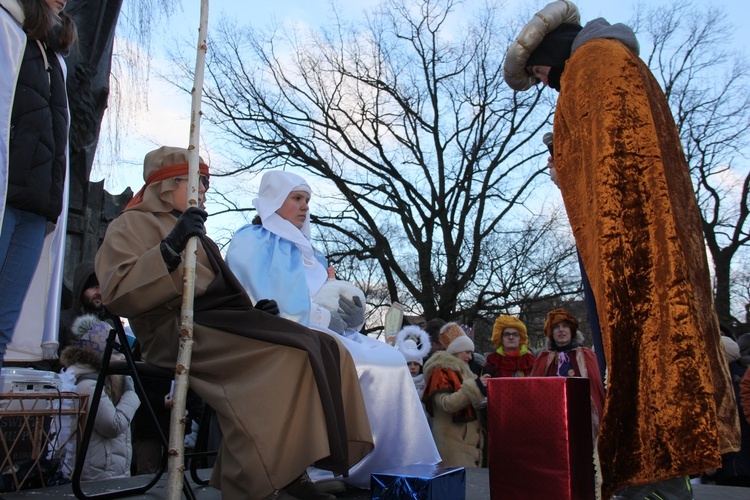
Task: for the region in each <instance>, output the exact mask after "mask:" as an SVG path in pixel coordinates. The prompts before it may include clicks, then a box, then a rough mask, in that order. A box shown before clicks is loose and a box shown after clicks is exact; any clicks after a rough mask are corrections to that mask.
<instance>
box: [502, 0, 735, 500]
mask: <svg viewBox="0 0 750 500" xmlns="http://www.w3.org/2000/svg"><path fill="white" fill-rule="evenodd" d="M504 69H505V80H506V82H507V83H508V84H509V85H510V86H511V87H512V88H514V89H515V90H526V89H527V88H529V87H530V86H532V85H534V84H536V83H539V82H541V83H543V84H545V85H549V86H550V87H552V88H555V89H556V90H558V91H559V92H560V95H559V98H558V101H557V107H556V110H555V120H554V130H553V132H554V134H553V137H554V156H553V160H554V167H555V168H556V175H557V178H558V184H559V187H560V190H561V192H562V196H563V200H564V202H565V208H566V210H567V213H568V218H569V219H570V224H571V226H572V228H573V234H574V236H575V239H576V244H577V246H578V250H579V252H580V255H581V260H582V262H583V267H584V269H585V271H586V273H587V275H588V278H589V281H590V283H591V287H592V290H593V294H594V297H595V299H596V306H597V312H598V315H599V320H600V327H601V331H602V339H603V343H604V352H605V356H606V361H607V371H608V372H607V395H606V402H605V407H604V415H603V418H602V423H601V428H600V434H599V439H598V443H597V449H598V454H599V459H600V463H601V475H602V479H603V485H602V491H603V498H609V497H610V496H611V495H612V494H613V493H614V492H615V491H617V490H620V489H621V488H623V487H626V486H632V485H644V484H651V483H657V482H660V481H664V480H669V479H670V478H680V479H679V480H678V481H677V482H678V483H679V482H681V483H682V484H683V486H684V483H685V481H686V479H685V478H684V476H685V475H688V474H694V473H700V472H701V471H705V470H708V469H713V468H716V467H720V466H721V454H722V453H723V452H726V451H731V450H736V449H738V447H739V429H738V426H737V425H736V423H737V418H736V410H735V401H734V395H733V393H732V390H731V385H730V383H729V375H728V372H727V368H726V366H727V363H726V360H725V357H724V353H723V351H722V345H721V342H720V341H719V338H720V337H719V335H720V334H719V324H718V319H717V316H716V311H715V309H714V304H713V296H712V290H711V280H710V277H709V272H708V264H707V259H706V254H705V249H704V244H703V238H702V236H703V233H702V230H701V219H700V212H699V209H698V205H697V202H696V200H695V194H694V191H693V188H692V183H691V180H690V172H689V169H688V166H687V162H686V160H685V157H684V154H683V152H682V147H681V145H680V138H679V135H678V133H677V129H676V127H675V124H674V120H673V118H672V115H671V113H670V110H669V106H668V103H667V100H666V98H665V97H664V93H663V92H662V91H661V88H660V87H659V84H658V82H657V81H656V80H655V78H654V77H653V75H652V74H651V71H650V70H649V69H648V67H647V66H646V65H645V64H644V63H643V61H641V59H640V58H639V57H638V42H637V40H636V39H635V35H634V34H633V32H632V30H630V28H628V27H627V26H624V25H622V24H616V25H610V24H609V23H607V22H606V21H605V20H604V19H601V18H600V19H595V20H593V21H591V22H589V23H588V24H586V26H585V27H583V28H582V27H581V26H580V17H579V15H578V10H577V8H576V7H575V6H574V5H573V4H572V3H571V2H568V1H558V2H553V3H551V4H548V5H547V6H546V7H545V8H544V9H542V11H540V12H539V13H538V14H537V15H536V16H535V17H534V19H533V20H532V21H531V22H529V23H528V24H527V25H526V26H525V27H524V28H523V30H522V31H521V33H520V34H519V37H518V39H517V40H516V42H515V43H514V44H513V46H511V48H510V49H509V51H508V55H507V56H506V61H505V68H504ZM733 414H734V415H733ZM732 423H734V425H732ZM659 487H661V486H659ZM687 489H688V490H689V486H688V488H687ZM629 493H630V492H625V493H624V496H623V497H624V498H627V497H629ZM638 494H639V493H638V492H636V493H634V495H638ZM644 496H645V495H640V498H643V497H644Z"/></svg>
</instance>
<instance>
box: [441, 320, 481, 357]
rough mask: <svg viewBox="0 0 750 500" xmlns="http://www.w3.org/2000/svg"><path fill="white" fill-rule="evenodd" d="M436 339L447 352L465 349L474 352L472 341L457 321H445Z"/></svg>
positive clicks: (453, 352)
mask: <svg viewBox="0 0 750 500" xmlns="http://www.w3.org/2000/svg"><path fill="white" fill-rule="evenodd" d="M438 339H439V340H440V343H441V344H442V345H443V347H445V350H446V351H448V353H449V354H456V353H459V352H467V351H471V352H474V342H472V340H471V339H470V338H469V337H468V336H467V335H466V333H465V332H464V329H463V328H461V327H460V326H459V325H458V323H453V322H450V323H446V324H445V326H443V327H442V328H441V329H440V335H438Z"/></svg>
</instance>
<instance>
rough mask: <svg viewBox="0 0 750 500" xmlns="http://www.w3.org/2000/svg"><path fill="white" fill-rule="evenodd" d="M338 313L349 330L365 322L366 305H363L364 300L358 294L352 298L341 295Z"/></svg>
mask: <svg viewBox="0 0 750 500" xmlns="http://www.w3.org/2000/svg"><path fill="white" fill-rule="evenodd" d="M338 313H339V315H341V319H343V320H344V322H345V323H346V327H347V328H348V329H349V330H355V329H356V328H358V327H359V325H361V324H362V323H364V322H365V307H364V306H363V305H362V300H361V299H360V298H359V297H357V296H356V295H355V296H354V297H353V298H352V300H349V299H347V298H346V297H344V296H343V295H340V296H339V310H338Z"/></svg>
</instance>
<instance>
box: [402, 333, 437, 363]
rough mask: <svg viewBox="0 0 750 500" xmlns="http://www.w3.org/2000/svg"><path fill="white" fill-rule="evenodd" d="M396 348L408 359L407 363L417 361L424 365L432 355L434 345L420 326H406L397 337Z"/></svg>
mask: <svg viewBox="0 0 750 500" xmlns="http://www.w3.org/2000/svg"><path fill="white" fill-rule="evenodd" d="M396 348H397V349H398V350H399V352H401V354H402V355H403V356H404V358H405V359H406V362H407V363H408V362H409V361H416V362H417V363H419V364H420V366H421V365H422V363H424V358H426V357H427V355H428V354H430V349H431V348H432V344H431V343H430V336H429V334H428V333H427V332H426V331H424V330H422V329H421V328H419V327H418V326H414V325H410V326H405V327H404V328H402V329H401V331H400V332H398V335H396Z"/></svg>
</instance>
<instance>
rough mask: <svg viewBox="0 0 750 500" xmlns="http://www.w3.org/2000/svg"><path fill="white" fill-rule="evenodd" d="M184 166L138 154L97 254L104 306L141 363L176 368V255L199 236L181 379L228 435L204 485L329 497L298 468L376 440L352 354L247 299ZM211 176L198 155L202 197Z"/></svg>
mask: <svg viewBox="0 0 750 500" xmlns="http://www.w3.org/2000/svg"><path fill="white" fill-rule="evenodd" d="M187 173H188V165H187V150H186V149H182V148H170V147H162V148H160V149H157V150H156V151H152V152H151V153H149V154H148V155H146V158H145V162H144V180H145V181H146V185H145V186H144V188H143V189H142V190H141V192H139V193H138V194H137V195H136V197H135V198H134V199H133V201H132V202H131V204H130V205H129V206H128V208H126V209H125V210H124V211H123V212H122V213H121V214H120V215H119V216H118V217H117V218H116V219H115V220H113V221H112V223H111V224H110V225H109V228H108V229H107V233H106V236H105V238H104V242H103V243H102V247H101V248H100V249H99V252H98V253H97V256H96V274H97V277H98V278H99V282H100V288H101V294H102V298H103V301H104V304H105V305H106V306H107V307H108V308H109V309H110V311H111V312H113V313H115V314H118V315H120V316H124V317H127V318H128V319H129V320H130V325H131V327H132V329H133V332H134V333H135V335H136V337H137V338H138V340H139V341H140V343H141V345H142V350H143V351H142V352H143V358H144V359H145V360H146V361H148V362H149V363H151V364H154V365H157V366H161V367H164V368H170V369H173V368H174V367H175V362H176V358H177V350H178V343H179V341H178V325H179V316H180V307H181V302H182V297H181V295H182V275H183V272H182V271H183V266H182V258H181V255H180V254H181V252H182V251H183V250H184V247H185V243H186V241H187V239H188V238H189V237H190V236H192V235H197V236H199V237H200V244H199V245H198V253H197V264H196V272H195V274H196V279H195V308H194V309H195V316H194V333H193V339H194V346H193V354H192V361H191V367H190V379H189V380H190V386H191V387H192V388H193V390H195V392H196V393H198V394H199V395H200V396H201V397H202V398H203V399H204V400H205V401H206V403H208V404H209V405H211V407H213V408H214V409H215V410H216V413H217V416H218V420H219V424H220V426H221V430H222V433H223V437H224V439H223V442H222V446H221V449H220V452H219V457H218V460H217V466H216V467H215V468H214V471H213V475H212V478H211V484H212V485H213V486H215V487H218V488H220V489H221V491H222V496H223V497H224V498H250V499H260V498H265V497H268V496H272V497H274V498H275V497H277V496H278V497H279V498H290V496H289V495H292V496H291V498H303V497H304V498H307V497H308V495H310V497H312V498H330V496H326V495H324V494H321V495H319V494H318V493H317V492H313V491H310V489H309V488H310V487H311V485H310V484H309V483H307V482H306V481H304V480H303V479H300V478H304V477H305V476H304V472H305V469H306V468H307V467H308V466H310V465H312V464H315V465H316V466H317V467H319V468H322V469H326V470H331V471H332V472H334V474H342V473H346V471H347V470H348V469H349V468H350V467H351V466H352V465H354V464H355V463H357V462H358V461H359V460H360V459H362V458H363V457H364V456H365V455H366V454H367V453H369V452H370V451H371V450H372V448H373V441H372V435H371V433H370V426H369V422H368V420H367V414H366V411H365V406H364V401H363V398H362V392H361V390H360V387H359V382H358V379H357V373H356V371H355V367H354V364H353V362H352V359H351V357H350V355H349V353H348V352H347V350H346V349H345V348H343V347H342V346H341V345H340V343H339V341H338V340H337V339H336V338H335V336H332V335H327V334H324V333H320V332H315V331H312V330H309V329H307V328H305V327H302V326H300V325H298V324H297V323H294V322H291V321H287V320H284V319H282V318H279V317H278V316H274V315H272V314H269V313H266V312H264V311H261V310H259V309H256V308H254V307H253V305H252V303H251V302H250V299H249V297H248V296H247V294H246V293H245V292H244V290H243V289H242V287H241V285H240V284H239V283H238V282H237V280H236V278H235V277H234V275H233V274H232V273H231V271H230V270H229V268H228V267H227V266H226V264H225V263H224V261H223V259H222V258H221V255H220V254H219V250H218V247H216V245H215V244H214V243H213V241H211V240H210V239H209V238H208V237H206V236H205V235H204V234H203V233H204V229H203V220H205V217H206V214H205V212H203V211H202V210H201V209H199V208H197V207H191V208H189V209H187V189H186V182H184V181H186V180H187ZM208 175H209V172H208V167H207V166H206V165H205V164H203V163H201V186H200V190H199V191H200V196H199V201H200V203H201V204H202V201H203V200H202V199H203V196H204V193H205V189H207V187H208V185H207V184H208ZM279 490H282V493H281V495H280V496H279V493H278V492H279ZM318 495H319V496H318Z"/></svg>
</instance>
